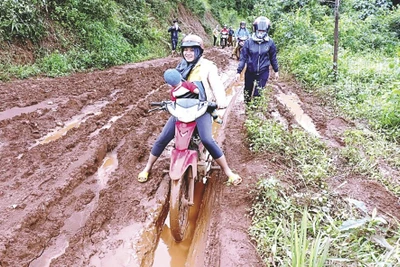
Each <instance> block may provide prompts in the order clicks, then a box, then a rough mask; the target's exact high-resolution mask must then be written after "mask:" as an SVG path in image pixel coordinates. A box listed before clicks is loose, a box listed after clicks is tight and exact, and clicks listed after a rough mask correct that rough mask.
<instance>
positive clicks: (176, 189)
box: [169, 168, 192, 242]
mask: <svg viewBox="0 0 400 267" xmlns="http://www.w3.org/2000/svg"><path fill="white" fill-rule="evenodd" d="M191 177H192V169H191V168H187V169H186V171H185V173H184V174H183V175H182V177H181V178H180V179H179V180H172V181H171V194H170V198H169V223H170V227H171V234H172V236H173V237H174V239H175V241H177V242H180V241H182V240H183V238H184V236H185V232H186V228H187V225H188V222H189V208H190V207H189V180H190V179H191Z"/></svg>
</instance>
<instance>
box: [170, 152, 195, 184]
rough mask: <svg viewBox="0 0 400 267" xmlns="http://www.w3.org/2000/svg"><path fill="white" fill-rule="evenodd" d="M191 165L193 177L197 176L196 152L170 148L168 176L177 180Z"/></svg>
mask: <svg viewBox="0 0 400 267" xmlns="http://www.w3.org/2000/svg"><path fill="white" fill-rule="evenodd" d="M189 166H192V171H193V178H194V177H196V176H197V152H196V151H194V150H177V149H174V150H172V153H171V165H170V167H169V177H170V178H171V179H172V180H179V179H180V178H181V177H182V175H183V174H184V172H185V171H186V169H187V168H188V167H189Z"/></svg>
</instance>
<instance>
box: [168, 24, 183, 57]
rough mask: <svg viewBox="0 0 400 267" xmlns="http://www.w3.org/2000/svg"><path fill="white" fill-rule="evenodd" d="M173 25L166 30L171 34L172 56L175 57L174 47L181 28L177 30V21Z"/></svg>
mask: <svg viewBox="0 0 400 267" xmlns="http://www.w3.org/2000/svg"><path fill="white" fill-rule="evenodd" d="M173 23H174V25H172V26H171V27H169V28H168V32H170V33H171V46H172V54H173V55H175V50H176V45H177V44H178V33H179V32H181V28H179V25H178V20H177V19H175V20H174V21H173Z"/></svg>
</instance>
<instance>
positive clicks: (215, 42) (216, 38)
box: [213, 25, 219, 46]
mask: <svg viewBox="0 0 400 267" xmlns="http://www.w3.org/2000/svg"><path fill="white" fill-rule="evenodd" d="M218 37H219V27H218V25H217V26H215V28H214V30H213V38H214V46H216V45H219V40H218Z"/></svg>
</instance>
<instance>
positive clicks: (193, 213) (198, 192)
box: [153, 183, 207, 267]
mask: <svg viewBox="0 0 400 267" xmlns="http://www.w3.org/2000/svg"><path fill="white" fill-rule="evenodd" d="M204 188H205V187H204V185H203V183H196V185H195V191H194V195H195V196H194V205H193V206H192V207H191V208H190V210H189V224H188V228H187V230H186V236H185V239H184V240H183V241H182V242H179V243H177V242H175V240H174V238H173V237H172V235H171V231H170V228H169V225H168V223H169V218H167V219H166V224H164V226H163V229H162V232H161V238H160V241H159V243H158V247H157V250H156V252H155V256H154V263H153V267H167V266H170V267H184V266H185V263H186V258H187V255H188V252H189V248H190V245H191V243H192V239H193V235H194V230H195V228H196V220H197V216H198V214H199V210H200V206H201V201H202V198H203V193H204ZM206 219H207V218H206Z"/></svg>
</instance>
